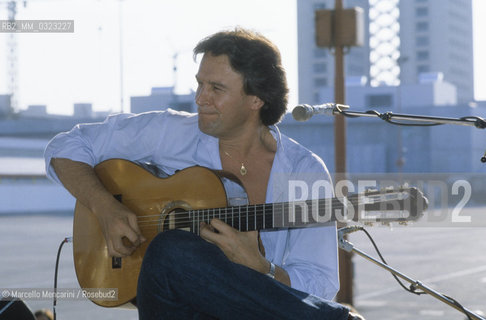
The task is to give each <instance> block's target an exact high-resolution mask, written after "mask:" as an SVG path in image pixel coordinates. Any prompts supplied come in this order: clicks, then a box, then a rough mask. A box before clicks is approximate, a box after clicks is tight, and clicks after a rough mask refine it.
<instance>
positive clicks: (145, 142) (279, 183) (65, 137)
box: [45, 109, 339, 300]
mask: <svg viewBox="0 0 486 320" xmlns="http://www.w3.org/2000/svg"><path fill="white" fill-rule="evenodd" d="M270 129H271V133H272V135H273V136H274V138H275V139H276V140H277V152H276V154H275V159H274V162H273V165H272V169H271V173H270V179H269V183H268V188H267V193H266V202H267V203H272V202H282V201H289V200H295V199H292V198H296V197H300V198H299V199H301V198H302V197H305V198H311V186H312V182H313V181H316V180H319V179H321V180H327V181H330V178H329V173H328V171H327V168H326V166H325V164H324V162H323V161H322V160H321V159H320V158H319V157H318V156H317V155H315V154H314V153H312V152H311V151H309V150H307V149H305V148H304V147H303V146H301V145H299V144H298V143H297V142H295V141H293V140H292V139H290V138H288V137H286V136H285V135H282V134H280V132H279V131H278V129H277V127H275V126H272V127H271V128H270ZM52 158H68V159H71V160H74V161H80V162H84V163H87V164H89V165H91V166H95V165H96V164H98V163H100V162H102V161H104V160H107V159H112V158H123V159H127V160H131V161H143V162H150V163H153V164H156V165H157V166H158V167H159V168H161V169H162V170H164V171H165V172H166V173H168V174H173V173H174V172H175V171H176V170H179V169H183V168H186V167H189V166H194V165H200V166H205V167H208V168H212V169H219V170H220V169H222V165H221V159H220V155H219V140H218V139H217V138H215V137H212V136H209V135H206V134H204V133H202V132H201V131H200V130H199V128H198V125H197V115H196V114H188V113H182V112H176V111H173V110H170V109H169V110H168V111H165V112H163V111H161V112H148V113H142V114H138V115H133V114H119V115H113V116H110V117H108V118H107V119H106V120H105V121H104V122H102V123H91V124H78V125H76V126H75V127H74V128H73V129H72V130H71V131H69V132H65V133H60V134H58V135H57V136H56V137H54V138H53V139H52V140H51V141H50V143H49V144H48V146H47V148H46V150H45V160H46V172H47V174H48V176H49V177H50V178H51V179H53V180H55V181H57V182H59V179H58V178H57V176H56V174H55V172H54V170H53V168H52V167H51V166H50V161H51V159H52ZM296 179H298V180H299V181H305V183H306V185H307V186H308V194H307V195H303V194H296V193H294V192H292V193H290V194H289V180H296ZM300 191H302V189H299V191H298V192H300ZM321 191H322V190H321ZM298 192H297V193H298ZM321 195H322V192H321ZM321 195H320V196H321ZM321 197H322V196H321ZM261 238H262V242H263V245H264V247H265V257H266V258H267V259H268V260H269V261H271V262H273V263H274V264H276V265H279V266H280V267H282V268H283V269H285V270H286V271H287V273H288V274H289V277H290V281H291V286H292V287H293V288H295V289H297V290H301V291H304V292H307V293H311V294H315V295H317V296H320V297H323V298H325V299H329V300H331V299H332V298H333V297H334V296H335V294H336V293H337V291H338V289H339V279H338V262H337V261H338V260H337V239H336V227H335V224H331V225H328V226H323V227H314V228H302V229H289V230H278V231H262V232H261Z"/></svg>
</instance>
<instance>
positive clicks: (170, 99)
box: [130, 87, 197, 113]
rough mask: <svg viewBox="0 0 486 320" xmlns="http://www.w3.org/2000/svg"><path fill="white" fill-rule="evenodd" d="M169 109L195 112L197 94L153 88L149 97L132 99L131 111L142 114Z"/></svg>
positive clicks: (170, 88) (165, 88)
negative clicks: (177, 92)
mask: <svg viewBox="0 0 486 320" xmlns="http://www.w3.org/2000/svg"><path fill="white" fill-rule="evenodd" d="M168 107H170V108H172V109H174V110H179V111H187V112H195V111H196V110H197V106H196V103H195V93H194V92H191V93H189V94H176V93H175V92H174V87H156V88H152V90H151V92H150V95H149V96H137V97H131V98H130V111H131V112H133V113H142V112H147V111H156V110H163V109H167V108H168Z"/></svg>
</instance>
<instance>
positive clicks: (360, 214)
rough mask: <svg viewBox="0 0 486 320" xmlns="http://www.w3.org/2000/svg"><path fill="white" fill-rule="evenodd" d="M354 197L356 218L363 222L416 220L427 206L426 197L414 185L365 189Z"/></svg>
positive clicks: (404, 221) (384, 222)
mask: <svg viewBox="0 0 486 320" xmlns="http://www.w3.org/2000/svg"><path fill="white" fill-rule="evenodd" d="M354 197H356V199H357V201H356V202H357V205H355V206H354V207H355V210H356V213H357V220H358V221H359V222H363V223H365V224H370V223H373V222H380V223H383V224H386V223H391V222H398V223H401V224H403V223H406V222H408V221H417V220H418V219H419V218H420V217H421V216H423V214H424V211H425V210H427V207H428V200H427V198H425V196H424V195H423V193H422V192H421V191H420V190H419V189H417V188H415V187H405V186H404V187H398V188H394V187H388V188H383V189H380V190H377V189H374V190H366V191H365V192H363V193H359V194H356V195H354ZM350 198H351V197H350ZM351 202H353V203H354V201H351ZM355 218H356V215H355ZM353 220H355V219H353Z"/></svg>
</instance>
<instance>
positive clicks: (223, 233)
mask: <svg viewBox="0 0 486 320" xmlns="http://www.w3.org/2000/svg"><path fill="white" fill-rule="evenodd" d="M200 235H201V238H203V239H204V240H206V241H208V242H211V243H214V244H215V245H216V246H218V247H219V248H220V249H221V250H222V251H223V252H224V254H225V255H226V257H228V259H230V260H231V261H232V262H235V263H238V264H242V265H244V266H247V267H248V268H251V269H253V270H256V271H258V272H261V273H267V272H268V270H270V263H269V262H268V261H267V260H266V259H265V257H263V255H262V254H261V252H260V250H259V247H258V231H248V232H240V231H238V230H236V229H234V228H232V227H230V226H229V225H227V224H226V223H224V222H223V221H221V220H219V219H212V220H211V222H210V224H207V223H204V222H202V223H201V232H200Z"/></svg>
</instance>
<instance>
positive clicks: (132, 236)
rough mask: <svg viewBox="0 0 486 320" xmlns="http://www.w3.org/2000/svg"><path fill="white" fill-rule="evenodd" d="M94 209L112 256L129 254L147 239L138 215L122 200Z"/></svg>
mask: <svg viewBox="0 0 486 320" xmlns="http://www.w3.org/2000/svg"><path fill="white" fill-rule="evenodd" d="M94 211H95V212H94V213H95V215H96V217H97V218H98V221H99V223H100V226H101V230H102V232H103V235H104V237H105V240H106V245H107V247H108V254H109V255H110V256H114V257H124V256H129V255H131V254H132V253H133V251H135V249H136V248H137V247H138V246H139V245H140V244H142V243H143V242H144V241H146V239H145V237H144V236H143V235H142V232H141V231H140V228H139V226H138V223H137V216H136V215H135V214H134V213H133V212H132V211H130V210H129V209H128V208H127V207H125V206H124V205H123V204H121V203H120V202H118V201H116V200H115V201H113V202H111V203H110V204H108V205H102V206H100V208H97V209H95V210H94ZM127 240H128V241H127Z"/></svg>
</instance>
